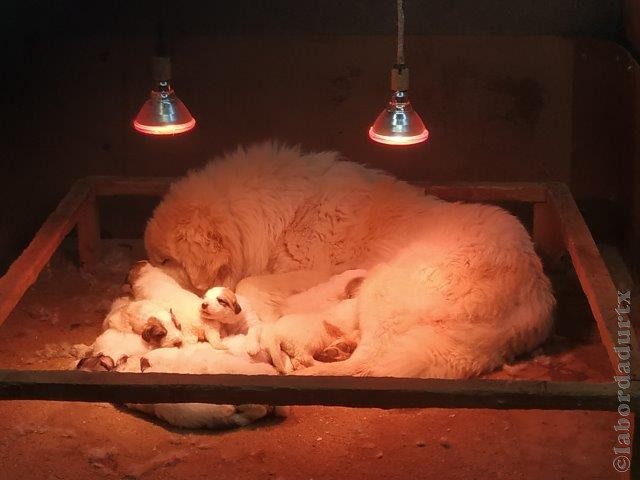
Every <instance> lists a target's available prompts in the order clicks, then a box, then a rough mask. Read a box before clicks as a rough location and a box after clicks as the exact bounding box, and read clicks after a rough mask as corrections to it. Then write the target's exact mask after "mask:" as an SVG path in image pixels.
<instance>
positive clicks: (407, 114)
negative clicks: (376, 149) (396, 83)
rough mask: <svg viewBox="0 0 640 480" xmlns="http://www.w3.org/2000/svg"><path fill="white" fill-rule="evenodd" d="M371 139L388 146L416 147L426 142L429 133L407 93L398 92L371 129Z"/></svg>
mask: <svg viewBox="0 0 640 480" xmlns="http://www.w3.org/2000/svg"><path fill="white" fill-rule="evenodd" d="M369 138H371V140H373V141H375V142H378V143H385V144H387V145H414V144H416V143H421V142H424V141H426V140H427V138H429V131H428V130H427V129H426V127H425V126H424V122H423V121H422V119H421V118H420V115H418V113H417V112H416V111H415V110H414V109H413V107H412V106H411V102H410V101H409V97H408V95H407V92H406V91H396V92H394V93H393V96H392V97H391V100H390V101H389V105H388V106H387V108H385V109H384V110H383V111H382V113H381V114H380V115H378V118H376V121H375V122H374V124H373V125H372V126H371V128H370V129H369Z"/></svg>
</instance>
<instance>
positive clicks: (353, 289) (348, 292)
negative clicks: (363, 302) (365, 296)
mask: <svg viewBox="0 0 640 480" xmlns="http://www.w3.org/2000/svg"><path fill="white" fill-rule="evenodd" d="M362 282H364V277H356V278H353V279H351V280H349V283H347V285H346V286H345V287H344V295H345V297H346V298H355V297H357V296H358V293H359V292H360V287H361V286H362Z"/></svg>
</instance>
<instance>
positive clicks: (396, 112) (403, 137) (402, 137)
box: [369, 0, 429, 145]
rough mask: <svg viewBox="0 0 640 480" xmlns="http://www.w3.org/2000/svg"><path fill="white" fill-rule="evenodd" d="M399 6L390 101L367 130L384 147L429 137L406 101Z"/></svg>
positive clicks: (406, 74) (400, 2)
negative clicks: (384, 145) (396, 47)
mask: <svg viewBox="0 0 640 480" xmlns="http://www.w3.org/2000/svg"><path fill="white" fill-rule="evenodd" d="M397 6H398V45H397V46H398V49H397V57H396V64H395V65H394V66H393V68H392V69H391V90H392V91H393V94H392V95H391V100H390V101H389V104H388V105H387V108H385V109H384V110H383V111H382V113H381V114H380V115H378V118H376V121H375V122H374V124H373V125H372V126H371V128H370V129H369V138H371V140H373V141H375V142H378V143H384V144H387V145H414V144H416V143H422V142H425V141H426V140H427V138H429V131H428V130H427V129H426V127H425V126H424V122H423V121H422V119H421V118H420V115H418V113H417V112H416V111H415V110H414V109H413V106H412V105H411V102H410V101H409V93H408V91H409V68H408V67H407V66H406V65H405V63H404V5H403V0H397Z"/></svg>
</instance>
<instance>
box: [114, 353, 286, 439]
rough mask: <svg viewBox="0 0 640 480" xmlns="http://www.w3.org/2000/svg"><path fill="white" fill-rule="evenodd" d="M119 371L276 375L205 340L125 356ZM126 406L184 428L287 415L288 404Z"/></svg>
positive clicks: (236, 424)
mask: <svg viewBox="0 0 640 480" xmlns="http://www.w3.org/2000/svg"><path fill="white" fill-rule="evenodd" d="M116 371H118V372H135V373H139V372H164V373H194V374H222V373H226V374H244V375H277V372H276V370H275V369H274V368H273V367H272V366H271V365H269V364H267V363H261V362H254V361H252V360H251V359H250V357H249V356H248V355H246V354H245V356H244V357H243V356H236V355H232V354H231V353H229V352H226V351H221V350H216V349H214V348H212V347H211V345H209V344H207V343H200V344H197V345H185V346H184V347H183V348H159V349H156V350H152V351H150V352H148V353H145V354H144V355H137V356H132V357H128V358H127V360H126V361H125V362H122V363H121V364H120V365H119V366H118V367H117V368H116ZM127 406H128V407H130V408H133V409H136V410H140V411H142V412H145V413H147V414H149V415H153V416H155V417H158V418H160V419H162V420H164V421H165V422H167V423H169V424H171V425H174V426H178V427H184V428H228V427H242V426H246V425H248V424H250V423H251V422H254V421H256V420H258V419H260V418H263V417H265V416H267V415H269V414H274V415H276V416H280V417H286V416H288V414H289V407H271V406H268V405H256V404H248V405H238V406H234V405H215V404H209V403H175V404H171V403H158V404H127Z"/></svg>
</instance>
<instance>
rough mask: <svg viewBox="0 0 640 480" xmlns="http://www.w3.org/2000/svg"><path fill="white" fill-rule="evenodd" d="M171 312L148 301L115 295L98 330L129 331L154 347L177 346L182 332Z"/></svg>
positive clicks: (180, 342) (180, 340) (180, 341)
mask: <svg viewBox="0 0 640 480" xmlns="http://www.w3.org/2000/svg"><path fill="white" fill-rule="evenodd" d="M177 325H178V323H177V320H176V319H175V317H174V316H173V314H172V312H171V311H169V310H165V309H164V308H161V307H160V306H158V305H157V304H156V303H154V302H152V301H150V300H131V299H129V298H127V297H121V298H117V299H116V300H115V301H114V302H113V304H112V305H111V311H110V312H109V313H108V314H107V317H106V318H105V319H104V322H103V323H102V329H103V330H107V329H110V328H112V329H115V330H119V331H121V332H133V333H137V334H138V335H141V336H142V339H143V340H144V341H146V342H148V343H151V344H153V345H154V346H156V347H171V346H173V347H179V346H180V345H182V333H181V332H180V330H179V329H178V328H177Z"/></svg>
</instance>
